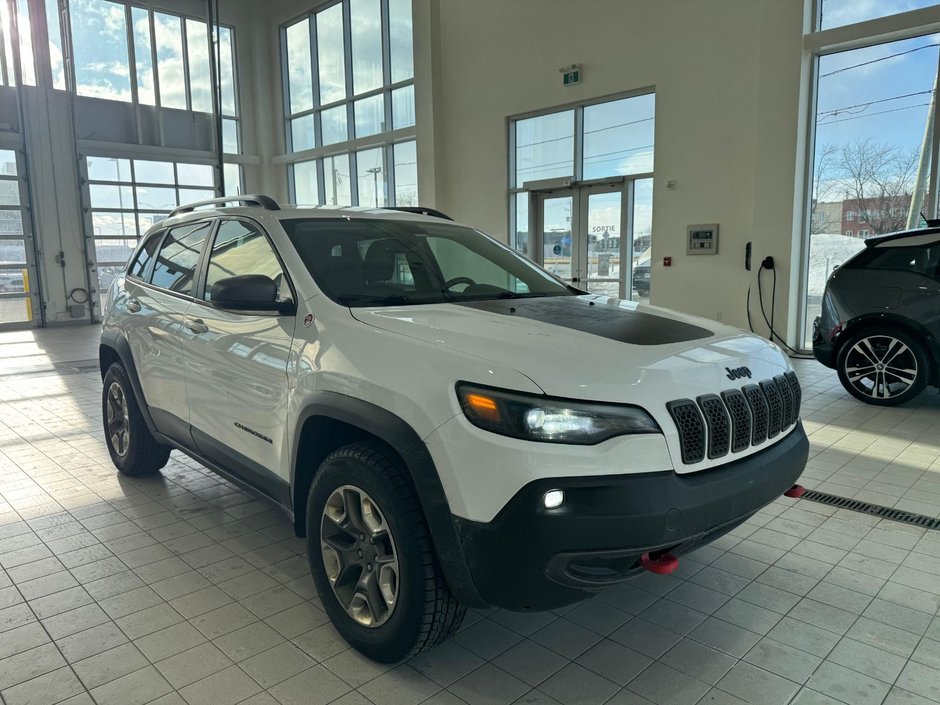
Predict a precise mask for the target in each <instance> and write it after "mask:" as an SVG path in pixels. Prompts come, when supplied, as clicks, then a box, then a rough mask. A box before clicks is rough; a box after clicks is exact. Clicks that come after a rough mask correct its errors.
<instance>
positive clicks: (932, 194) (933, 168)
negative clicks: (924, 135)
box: [914, 53, 940, 218]
mask: <svg viewBox="0 0 940 705" xmlns="http://www.w3.org/2000/svg"><path fill="white" fill-rule="evenodd" d="M937 86H940V53H938V55H937V75H936V80H935V81H934V88H935V89H936V87H937ZM937 100H938V96H936V95H934V96H933V100H932V101H931V103H932V104H933V136H932V140H931V145H930V185H929V187H928V191H927V213H928V214H929V217H930V218H936V217H937V198H938V194H937V186H938V184H937V181H938V168H937V161H938V159H940V109H938V107H940V106H938V105H937ZM914 197H915V198H916V197H917V196H916V194H915V196H914Z"/></svg>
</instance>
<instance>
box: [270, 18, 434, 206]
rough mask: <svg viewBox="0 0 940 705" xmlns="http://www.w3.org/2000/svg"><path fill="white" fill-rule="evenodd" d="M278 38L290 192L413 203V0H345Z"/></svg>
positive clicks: (297, 198) (311, 199)
mask: <svg viewBox="0 0 940 705" xmlns="http://www.w3.org/2000/svg"><path fill="white" fill-rule="evenodd" d="M281 45H282V52H281V54H282V62H283V70H284V86H285V96H284V104H285V114H286V115H287V121H286V125H285V129H286V141H287V146H288V152H289V154H290V164H289V166H288V169H289V178H290V189H291V198H292V200H293V201H294V202H295V203H298V204H305V205H318V204H328V205H337V206H346V205H361V206H378V207H381V206H386V205H417V203H418V194H417V168H416V162H417V160H416V158H415V156H416V154H415V152H416V150H415V141H414V126H415V108H414V60H413V48H412V26H411V0H342V1H341V2H337V3H334V4H332V5H329V6H326V7H323V8H321V9H319V10H317V11H316V12H314V13H311V14H309V15H306V16H304V17H302V18H300V19H298V20H296V21H294V22H292V23H290V24H288V25H286V26H285V27H283V28H282V30H281Z"/></svg>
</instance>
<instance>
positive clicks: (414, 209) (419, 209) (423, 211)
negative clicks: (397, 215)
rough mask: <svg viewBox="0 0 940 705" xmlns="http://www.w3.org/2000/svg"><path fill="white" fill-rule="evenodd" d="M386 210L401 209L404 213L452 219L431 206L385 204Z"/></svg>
mask: <svg viewBox="0 0 940 705" xmlns="http://www.w3.org/2000/svg"><path fill="white" fill-rule="evenodd" d="M385 209H386V210H390V211H402V212H404V213H416V214H417V215H430V216H432V217H434V218H443V219H444V220H453V218H451V217H450V216H449V215H447V214H446V213H441V212H440V211H439V210H435V209H433V208H424V207H423V206H386V207H385Z"/></svg>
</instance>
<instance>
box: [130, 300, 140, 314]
mask: <svg viewBox="0 0 940 705" xmlns="http://www.w3.org/2000/svg"><path fill="white" fill-rule="evenodd" d="M127 310H128V311H130V312H131V313H137V312H138V311H140V301H138V300H137V299H128V300H127Z"/></svg>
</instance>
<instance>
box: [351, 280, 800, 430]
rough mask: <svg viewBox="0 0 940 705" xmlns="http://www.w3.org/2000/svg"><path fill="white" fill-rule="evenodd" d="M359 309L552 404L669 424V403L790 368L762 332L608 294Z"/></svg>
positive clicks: (358, 314) (365, 319)
mask: <svg viewBox="0 0 940 705" xmlns="http://www.w3.org/2000/svg"><path fill="white" fill-rule="evenodd" d="M351 311H352V315H353V316H354V317H355V318H356V319H357V320H359V321H361V322H362V323H365V324H367V325H370V326H375V327H377V328H381V329H383V330H386V331H390V332H394V333H399V334H401V335H405V336H409V337H412V338H417V339H419V340H423V341H425V342H429V343H432V344H436V345H439V346H441V347H442V348H445V349H447V350H453V351H458V352H460V353H463V354H468V355H473V356H475V357H478V358H482V359H485V360H488V361H490V362H491V363H492V364H494V365H499V366H502V367H506V368H510V369H513V370H516V371H518V372H520V373H521V374H524V375H525V376H527V377H529V378H530V379H531V380H532V381H533V382H534V383H535V384H537V385H538V386H539V387H540V388H541V389H542V390H543V391H544V392H545V393H546V394H548V395H550V396H557V397H564V398H569V399H582V400H592V401H607V402H619V403H633V404H639V405H640V406H643V407H644V408H646V409H647V410H648V411H650V413H653V414H654V416H655V417H657V419H658V420H660V423H661V424H662V423H663V422H664V421H665V419H666V418H668V416H664V415H665V413H666V412H665V402H667V401H671V400H673V399H679V398H692V399H694V398H695V397H696V396H698V395H700V394H715V393H718V392H721V391H723V390H725V389H732V388H740V387H742V386H744V385H745V384H747V383H749V381H752V382H758V381H760V380H763V379H768V378H770V377H773V376H775V375H779V374H782V373H783V372H785V371H787V370H789V369H790V365H789V362H788V361H787V358H786V356H785V355H784V354H783V353H782V352H781V351H780V350H779V349H778V348H777V347H776V346H775V345H772V344H770V343H768V342H767V341H766V340H764V339H762V338H758V337H757V336H755V335H753V334H750V333H745V332H743V331H741V330H738V329H736V328H730V327H728V326H724V325H721V324H718V323H715V322H713V321H708V320H706V319H702V318H696V317H693V316H685V315H682V314H678V313H675V312H672V311H669V310H666V309H661V308H657V307H653V306H648V305H644V304H637V303H634V302H632V301H623V300H619V299H611V298H607V297H603V296H594V295H584V296H559V297H540V298H531V299H525V298H520V299H507V300H499V301H483V302H467V303H459V304H455V303H451V304H433V305H418V306H400V307H376V308H353V309H351ZM742 368H746V370H745V369H742ZM748 374H750V376H751V379H750V380H749V379H748V378H747V375H748ZM466 381H469V382H479V381H480V380H472V379H471V380H466Z"/></svg>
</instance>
